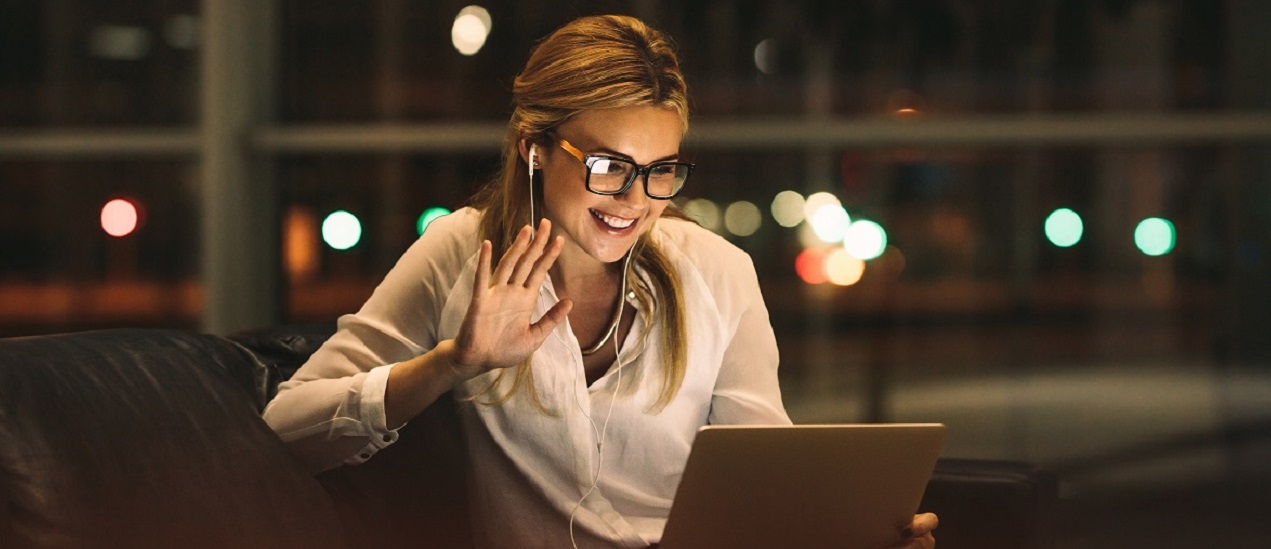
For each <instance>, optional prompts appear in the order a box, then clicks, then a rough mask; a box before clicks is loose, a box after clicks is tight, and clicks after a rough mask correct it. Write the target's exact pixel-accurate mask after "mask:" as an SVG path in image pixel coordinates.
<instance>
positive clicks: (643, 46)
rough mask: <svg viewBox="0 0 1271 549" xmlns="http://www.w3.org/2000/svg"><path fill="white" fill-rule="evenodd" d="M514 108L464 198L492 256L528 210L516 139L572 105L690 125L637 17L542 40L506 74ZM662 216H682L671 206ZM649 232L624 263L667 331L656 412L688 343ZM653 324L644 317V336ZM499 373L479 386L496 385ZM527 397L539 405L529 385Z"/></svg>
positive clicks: (673, 280)
mask: <svg viewBox="0 0 1271 549" xmlns="http://www.w3.org/2000/svg"><path fill="white" fill-rule="evenodd" d="M512 106H513V111H512V116H511V118H510V119H509V121H508V130H507V134H506V135H505V137H504V142H503V163H502V165H501V167H500V170H499V172H498V173H497V174H496V176H495V177H494V179H492V180H491V181H490V182H489V183H487V184H486V185H485V186H484V187H482V188H481V189H480V190H479V191H478V192H477V193H476V195H474V196H473V198H472V206H473V207H474V208H476V209H478V210H480V211H481V212H482V216H481V225H480V231H481V237H482V238H484V239H488V240H489V241H490V242H491V243H492V244H493V245H494V246H493V247H494V251H495V256H496V257H495V261H496V262H497V261H498V256H500V255H501V253H502V251H503V250H505V249H507V247H508V246H510V245H511V243H512V241H513V239H514V238H515V237H516V233H517V232H518V231H519V230H520V229H521V227H523V226H524V225H525V224H526V221H527V220H528V219H529V218H530V215H531V212H530V203H529V196H528V195H529V193H530V192H532V190H531V181H530V177H529V175H528V174H527V173H526V172H527V169H528V166H526V164H525V160H524V159H523V158H521V155H520V150H519V144H520V141H521V140H522V139H525V140H528V141H529V142H531V143H537V144H544V143H545V142H546V141H547V140H548V139H549V137H548V134H549V133H550V132H551V131H552V130H553V129H555V128H556V127H557V126H559V125H560V124H561V123H563V122H565V121H566V120H568V119H569V118H570V117H572V116H574V115H575V114H577V113H579V112H582V111H588V110H595V109H612V108H618V107H629V106H655V107H662V108H666V109H670V110H673V111H675V112H676V113H677V114H679V116H680V120H681V121H682V122H683V124H684V129H685V130H687V129H688V89H687V86H686V85H685V83H684V76H683V75H682V74H681V73H680V64H679V59H678V58H677V56H676V54H675V51H674V49H673V48H672V45H671V43H670V41H669V40H668V39H667V38H666V37H665V36H663V35H662V33H660V32H658V31H656V30H654V29H652V28H650V27H648V26H647V25H645V24H644V23H643V22H641V21H640V20H638V19H635V18H633V17H626V16H620V15H604V16H593V17H583V18H580V19H576V20H574V21H572V22H570V23H569V24H566V25H565V26H564V27H561V28H560V29H557V30H556V31H555V32H553V33H552V34H550V35H548V37H547V38H545V39H543V41H542V42H540V43H539V44H538V45H537V46H535V48H534V49H533V51H532V52H531V53H530V58H529V60H528V61H527V62H526V63H525V68H524V69H523V70H522V71H521V74H519V75H517V77H516V80H515V81H514V82H513V85H512ZM662 215H663V216H670V217H676V218H684V215H683V214H682V213H681V212H679V210H677V209H676V208H675V206H674V205H671V204H668V205H667V208H666V210H664V212H663V214H662ZM651 232H652V231H650V232H646V233H645V234H643V235H641V237H640V239H639V241H637V243H636V246H635V252H634V253H635V255H634V256H633V257H632V263H634V264H635V265H636V266H639V267H640V268H642V269H644V271H645V272H646V273H647V274H648V277H649V282H650V283H651V285H652V287H651V288H646V287H644V284H639V283H637V284H636V285H635V291H636V294H637V299H639V301H640V302H641V304H642V305H643V307H642V309H643V310H645V311H651V313H652V314H654V315H656V316H655V318H656V320H657V321H658V322H657V323H658V324H660V325H661V326H662V329H663V330H664V334H665V341H664V342H663V343H664V344H663V345H662V346H661V349H660V352H661V355H662V356H661V357H660V358H661V360H660V363H661V364H663V365H664V368H663V371H662V372H661V374H662V383H661V391H660V394H659V396H658V400H657V402H656V403H654V405H653V406H652V408H651V410H653V411H659V410H661V409H663V408H665V407H666V406H667V405H668V404H670V402H671V400H672V399H674V398H675V395H676V393H678V392H679V389H680V386H681V385H682V383H683V381H684V372H685V370H686V369H687V367H688V366H687V362H688V350H687V339H686V338H685V320H684V296H683V292H682V290H681V288H680V283H679V278H678V277H677V276H676V274H675V271H674V269H673V267H672V265H671V263H670V260H669V259H668V258H667V256H666V254H664V253H663V252H662V249H661V247H660V246H659V245H658V243H657V241H656V240H654V239H652V238H650V237H649V234H650V233H651ZM630 278H631V279H632V280H636V279H638V277H635V276H632V277H630ZM653 324H654V323H653V322H652V321H650V322H647V323H646V330H645V333H644V334H642V335H643V336H647V335H648V330H649V327H651V326H652V325H653ZM502 374H503V372H500V373H499V374H498V376H499V377H496V378H495V381H494V383H492V384H491V386H490V388H489V390H487V391H486V394H489V393H490V392H492V391H493V390H494V388H495V387H497V386H498V382H499V379H500V378H501V376H502ZM533 375H534V374H533V370H532V368H531V367H530V364H529V360H528V359H527V360H526V362H525V363H523V364H521V365H520V366H519V367H517V373H516V378H515V383H514V384H513V385H512V387H511V389H509V390H508V391H507V392H506V393H505V394H503V395H502V396H499V397H496V398H494V399H493V400H491V401H490V402H489V403H491V404H498V403H502V402H506V401H507V400H508V399H509V398H511V396H512V395H513V394H514V393H516V391H517V390H518V389H519V388H520V387H521V386H523V385H528V386H529V387H531V390H532V388H533V386H534V385H533V383H532V381H533ZM531 396H532V398H533V399H534V401H535V403H537V404H538V405H539V407H540V408H542V409H544V410H546V407H544V406H543V404H542V401H541V400H540V398H539V395H538V392H537V391H533V392H532V395H531Z"/></svg>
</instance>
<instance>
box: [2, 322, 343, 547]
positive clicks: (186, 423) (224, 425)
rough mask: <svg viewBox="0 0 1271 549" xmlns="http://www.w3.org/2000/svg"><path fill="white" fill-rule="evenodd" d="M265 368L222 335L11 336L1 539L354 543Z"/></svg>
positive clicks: (6, 359)
mask: <svg viewBox="0 0 1271 549" xmlns="http://www.w3.org/2000/svg"><path fill="white" fill-rule="evenodd" d="M262 375H263V372H262V371H261V370H260V363H259V361H257V360H255V358H254V357H252V356H251V355H250V354H249V353H247V352H246V351H244V350H243V349H242V348H241V347H239V346H238V345H236V344H235V343H233V342H231V341H229V340H226V339H224V338H219V337H216V336H210V335H197V334H189V333H184V332H176V331H160V330H112V331H101V332H87V333H77V334H69V335H63V336H39V337H29V338H15V339H7V340H4V341H3V342H0V547H239V546H255V547H336V546H343V545H344V539H343V532H342V530H341V526H340V521H339V517H338V513H337V512H336V510H335V508H334V506H333V504H332V502H331V500H330V497H329V496H328V495H327V494H326V492H325V491H324V490H323V488H322V486H321V485H320V484H319V483H318V482H317V481H315V479H313V478H312V477H311V476H309V475H308V474H307V473H306V472H305V471H304V469H303V468H302V466H300V464H299V463H298V461H297V460H296V459H295V458H294V457H293V456H291V454H290V453H289V452H288V451H287V450H286V448H285V447H284V446H283V445H282V443H281V441H279V440H278V438H277V436H276V435H274V433H273V432H271V431H270V430H269V428H268V427H267V426H266V425H265V424H264V423H263V422H262V421H261V420H260V418H259V415H258V405H259V402H257V401H256V399H255V398H253V395H254V394H256V392H257V390H258V389H259V388H260V387H261V386H262Z"/></svg>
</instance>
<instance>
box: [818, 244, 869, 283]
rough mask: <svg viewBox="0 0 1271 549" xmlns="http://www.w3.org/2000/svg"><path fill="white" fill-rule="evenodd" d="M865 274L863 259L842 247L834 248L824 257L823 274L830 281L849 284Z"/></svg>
mask: <svg viewBox="0 0 1271 549" xmlns="http://www.w3.org/2000/svg"><path fill="white" fill-rule="evenodd" d="M864 274H865V260H863V259H861V258H859V257H854V256H852V254H849V253H847V250H845V249H843V248H834V249H833V250H831V251H830V254H829V255H828V256H826V257H825V275H826V277H827V278H829V280H830V283H832V284H837V285H839V286H851V285H853V284H856V283H857V282H860V280H861V276H862V275H864Z"/></svg>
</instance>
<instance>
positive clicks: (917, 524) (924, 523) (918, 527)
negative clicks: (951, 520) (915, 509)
mask: <svg viewBox="0 0 1271 549" xmlns="http://www.w3.org/2000/svg"><path fill="white" fill-rule="evenodd" d="M939 525H940V519H939V518H938V517H936V515H935V513H923V514H921V515H914V521H913V523H911V524H910V525H909V529H910V536H912V537H922V536H923V535H926V534H928V533H930V532H931V531H932V530H935V529H936V527H937V526H939Z"/></svg>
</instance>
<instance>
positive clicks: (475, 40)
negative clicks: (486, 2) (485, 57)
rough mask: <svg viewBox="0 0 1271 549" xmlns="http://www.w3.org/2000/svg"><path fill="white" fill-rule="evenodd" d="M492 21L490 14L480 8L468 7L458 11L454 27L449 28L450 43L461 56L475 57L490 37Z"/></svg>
mask: <svg viewBox="0 0 1271 549" xmlns="http://www.w3.org/2000/svg"><path fill="white" fill-rule="evenodd" d="M491 28H492V20H491V19H490V12H488V11H486V9H485V8H483V7H481V6H468V7H465V8H463V9H461V10H459V15H457V16H455V22H454V25H453V26H451V27H450V41H451V43H453V44H454V46H455V49H456V50H458V51H459V53H461V54H463V55H475V54H476V53H477V52H478V51H481V47H482V46H484V45H485V40H486V38H488V37H489V36H490V30H491Z"/></svg>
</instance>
